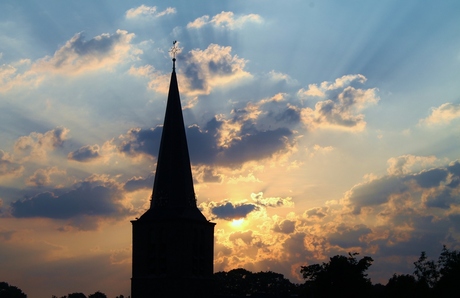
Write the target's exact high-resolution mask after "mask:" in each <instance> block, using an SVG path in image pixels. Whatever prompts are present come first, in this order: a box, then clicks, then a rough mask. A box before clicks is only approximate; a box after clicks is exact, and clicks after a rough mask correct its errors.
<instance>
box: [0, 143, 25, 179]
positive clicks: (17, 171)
mask: <svg viewBox="0 0 460 298" xmlns="http://www.w3.org/2000/svg"><path fill="white" fill-rule="evenodd" d="M23 170H24V167H23V166H22V165H20V164H17V163H15V162H14V161H13V159H12V157H11V156H10V155H9V154H8V153H6V152H4V151H3V150H0V177H2V178H4V177H17V176H20V175H21V174H22V172H23Z"/></svg>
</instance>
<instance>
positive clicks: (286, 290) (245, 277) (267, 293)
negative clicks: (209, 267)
mask: <svg viewBox="0 0 460 298" xmlns="http://www.w3.org/2000/svg"><path fill="white" fill-rule="evenodd" d="M214 279H215V282H216V288H217V289H219V294H220V295H222V296H238V297H244V296H247V295H251V296H257V295H263V297H290V296H291V295H292V294H293V293H294V292H295V290H296V285H294V284H292V283H291V282H290V281H289V280H288V279H287V278H284V275H283V274H280V273H275V272H272V271H267V272H257V273H252V272H251V271H248V270H246V269H243V268H238V269H233V270H230V271H228V272H225V271H221V272H217V273H215V274H214Z"/></svg>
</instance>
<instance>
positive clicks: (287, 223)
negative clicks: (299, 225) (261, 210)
mask: <svg viewBox="0 0 460 298" xmlns="http://www.w3.org/2000/svg"><path fill="white" fill-rule="evenodd" d="M273 231H275V232H278V233H283V234H291V233H292V232H294V231H295V221H292V220H288V219H285V220H283V221H282V222H280V223H276V224H275V225H274V226H273Z"/></svg>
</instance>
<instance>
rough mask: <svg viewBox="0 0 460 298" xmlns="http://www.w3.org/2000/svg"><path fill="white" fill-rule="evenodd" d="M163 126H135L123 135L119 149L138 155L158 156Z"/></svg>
mask: <svg viewBox="0 0 460 298" xmlns="http://www.w3.org/2000/svg"><path fill="white" fill-rule="evenodd" d="M162 131H163V127H162V126H157V127H155V128H151V129H141V128H133V129H131V130H129V131H128V133H127V134H126V135H124V136H123V138H124V139H123V141H122V143H121V145H120V146H119V150H120V151H121V152H123V153H127V154H131V155H137V154H139V153H143V154H147V155H150V156H152V157H153V156H156V155H157V154H158V151H159V150H160V140H161V133H162Z"/></svg>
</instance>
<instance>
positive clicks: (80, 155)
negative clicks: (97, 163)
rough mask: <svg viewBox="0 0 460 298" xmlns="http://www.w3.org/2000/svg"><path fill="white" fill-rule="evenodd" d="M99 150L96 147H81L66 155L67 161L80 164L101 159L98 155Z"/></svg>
mask: <svg viewBox="0 0 460 298" xmlns="http://www.w3.org/2000/svg"><path fill="white" fill-rule="evenodd" d="M99 151H100V148H99V146H98V145H93V146H91V145H87V146H83V147H81V148H79V149H77V150H75V151H73V152H70V153H69V154H68V155H67V159H69V160H75V161H80V162H87V161H91V160H94V159H97V158H99V157H101V155H100V154H99Z"/></svg>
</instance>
